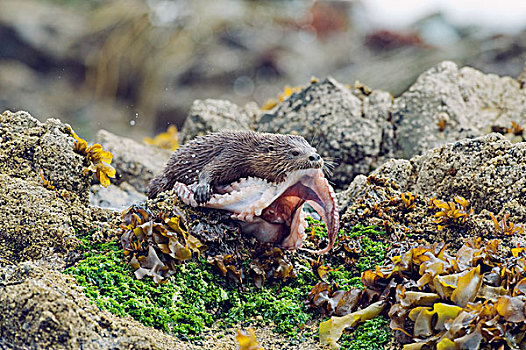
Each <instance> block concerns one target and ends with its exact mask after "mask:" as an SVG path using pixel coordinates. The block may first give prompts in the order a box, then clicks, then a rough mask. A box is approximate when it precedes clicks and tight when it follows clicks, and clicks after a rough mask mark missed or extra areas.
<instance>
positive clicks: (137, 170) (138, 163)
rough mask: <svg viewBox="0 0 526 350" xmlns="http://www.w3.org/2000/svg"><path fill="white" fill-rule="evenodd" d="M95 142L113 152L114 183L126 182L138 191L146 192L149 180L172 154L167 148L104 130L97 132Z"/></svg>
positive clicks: (160, 169) (159, 170) (162, 167)
mask: <svg viewBox="0 0 526 350" xmlns="http://www.w3.org/2000/svg"><path fill="white" fill-rule="evenodd" d="M95 142H96V143H100V144H101V145H102V147H103V148H104V149H105V150H108V151H110V152H111V154H113V161H112V163H111V164H112V166H113V167H114V168H115V169H116V171H117V174H118V175H117V177H118V180H117V181H115V184H119V182H120V181H125V182H128V183H129V184H130V185H132V186H133V187H134V188H135V189H136V191H137V192H140V193H145V192H146V188H147V186H148V183H149V182H150V180H151V179H152V178H153V177H154V176H155V175H157V174H158V173H160V172H162V171H163V169H164V167H165V166H166V162H167V161H168V159H169V158H170V155H171V154H172V152H171V151H169V150H165V149H161V148H157V147H153V146H149V145H146V144H142V143H138V142H136V141H134V140H132V139H129V138H127V137H121V136H117V135H115V134H112V133H111V132H109V131H106V130H100V131H99V132H98V133H97V136H96V137H95Z"/></svg>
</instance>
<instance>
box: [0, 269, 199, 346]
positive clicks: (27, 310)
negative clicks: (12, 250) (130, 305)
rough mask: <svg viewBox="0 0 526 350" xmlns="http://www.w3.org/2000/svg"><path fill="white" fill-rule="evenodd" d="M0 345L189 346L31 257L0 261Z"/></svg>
mask: <svg viewBox="0 0 526 350" xmlns="http://www.w3.org/2000/svg"><path fill="white" fill-rule="evenodd" d="M0 333H1V334H2V337H0V348H6V349H10V348H13V347H14V348H15V349H81V348H82V349H90V350H91V349H93V350H95V349H117V348H134V349H144V350H146V349H189V348H190V346H188V347H187V346H185V345H184V344H181V343H180V342H179V341H176V339H175V338H173V337H172V336H170V335H167V334H164V333H162V332H161V331H159V330H156V329H153V328H150V327H145V326H144V325H142V324H140V323H139V322H137V321H133V320H132V319H131V318H120V317H117V316H115V315H112V314H110V313H109V312H108V311H104V310H101V309H99V308H98V307H97V306H96V305H95V304H94V303H93V302H92V301H91V300H90V299H89V298H88V297H87V296H86V295H85V294H84V293H83V292H82V290H81V288H80V287H79V286H78V285H77V284H76V283H75V280H74V279H73V278H72V277H71V276H68V275H65V274H62V273H59V272H57V271H53V270H48V269H46V268H42V267H37V266H36V265H34V264H32V263H24V264H22V265H20V266H18V267H14V266H7V267H0Z"/></svg>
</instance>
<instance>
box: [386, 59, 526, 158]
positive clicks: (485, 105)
mask: <svg viewBox="0 0 526 350" xmlns="http://www.w3.org/2000/svg"><path fill="white" fill-rule="evenodd" d="M391 113H392V119H393V122H394V123H395V125H396V142H397V147H396V148H397V149H396V155H397V156H398V157H400V158H410V157H412V156H414V155H416V154H420V153H422V152H424V151H426V150H428V149H431V148H434V147H438V146H440V145H443V144H444V143H446V142H453V141H456V140H460V139H463V138H467V137H477V136H481V135H484V134H487V133H488V132H490V131H491V130H492V128H493V129H494V128H500V129H504V130H507V129H508V128H510V127H511V126H512V123H511V122H512V121H513V122H516V123H518V124H519V125H525V124H526V90H523V89H521V85H520V83H519V82H518V81H516V80H514V79H512V78H510V77H499V76H496V75H493V74H484V73H482V72H479V71H477V70H475V69H473V68H470V67H464V68H461V69H459V68H458V67H457V65H456V64H454V63H453V62H447V61H446V62H442V63H440V64H439V65H437V66H436V67H434V68H431V69H430V70H428V71H427V72H425V73H423V74H422V75H421V76H420V77H419V78H418V79H417V81H416V83H415V84H413V85H412V86H411V87H410V88H409V90H408V91H406V92H405V93H403V94H402V95H401V96H400V97H399V98H397V99H395V101H394V104H393V108H392V112H391ZM440 123H443V126H442V129H443V131H441V127H440V126H439V124H440Z"/></svg>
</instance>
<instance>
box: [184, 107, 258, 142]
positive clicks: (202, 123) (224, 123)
mask: <svg viewBox="0 0 526 350" xmlns="http://www.w3.org/2000/svg"><path fill="white" fill-rule="evenodd" d="M260 113H261V111H260V110H259V108H258V107H257V105H256V104H255V103H249V104H247V105H246V106H245V107H239V106H237V105H236V104H234V103H232V102H230V101H222V100H211V99H208V100H204V101H202V100H196V101H194V103H193V105H192V108H191V109H190V112H189V113H188V117H187V118H186V121H185V123H184V126H183V128H182V129H181V135H182V137H181V144H184V143H186V142H188V141H190V140H191V139H193V138H194V137H196V136H199V135H205V134H208V133H211V132H216V131H221V130H251V129H252V128H253V124H254V121H255V119H256V117H257V116H258V115H259V114H260Z"/></svg>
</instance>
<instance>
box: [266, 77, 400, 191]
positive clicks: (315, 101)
mask: <svg viewBox="0 0 526 350" xmlns="http://www.w3.org/2000/svg"><path fill="white" fill-rule="evenodd" d="M392 99H393V97H392V96H391V95H390V94H389V93H387V92H383V91H379V90H375V91H371V90H369V89H367V88H365V87H363V86H358V87H357V88H356V89H354V90H351V89H349V88H347V87H345V86H344V85H342V84H340V83H338V82H337V81H336V80H334V79H332V78H327V79H325V80H323V81H320V82H314V83H313V84H311V85H310V86H308V87H306V88H305V89H303V90H302V91H300V92H298V93H295V94H292V96H290V97H289V98H288V99H286V100H285V101H283V102H282V103H280V104H279V105H278V106H277V107H276V108H275V109H274V110H272V111H271V112H268V113H266V114H264V115H263V116H261V118H260V119H259V120H258V124H257V130H258V131H263V132H277V133H285V134H287V133H290V134H300V135H301V136H303V137H305V138H306V139H307V140H313V144H315V145H316V148H317V149H318V152H319V153H320V155H321V156H322V157H323V158H324V159H327V160H331V159H337V162H336V163H337V166H336V167H335V169H334V174H333V176H331V181H333V182H334V183H335V186H336V188H344V187H345V186H346V185H347V184H349V183H350V181H351V180H352V179H353V178H354V177H355V176H356V175H357V174H366V173H368V172H369V171H370V169H371V168H373V169H374V168H376V167H377V166H379V165H380V164H381V163H382V162H383V161H384V160H385V159H387V158H388V157H389V156H392V155H393V153H392V151H393V142H394V133H393V128H392V124H391V122H390V121H389V108H390V107H391V103H392Z"/></svg>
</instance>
